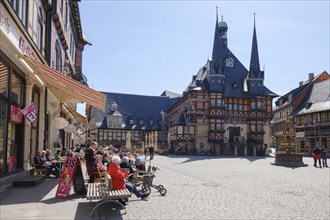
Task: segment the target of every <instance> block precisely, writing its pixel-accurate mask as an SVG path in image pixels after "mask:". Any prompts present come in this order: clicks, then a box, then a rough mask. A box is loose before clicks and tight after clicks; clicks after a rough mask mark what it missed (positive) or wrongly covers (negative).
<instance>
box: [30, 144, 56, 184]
mask: <svg viewBox="0 0 330 220" xmlns="http://www.w3.org/2000/svg"><path fill="white" fill-rule="evenodd" d="M43 154H44V156H43ZM45 155H46V152H45V151H44V153H43V151H40V150H39V151H37V154H36V156H35V157H34V164H35V166H36V168H41V167H46V169H47V173H46V176H49V175H50V174H53V175H54V176H56V177H57V178H58V177H59V176H60V169H59V168H58V167H56V166H55V165H53V164H52V163H51V162H49V161H47V159H46V156H45Z"/></svg>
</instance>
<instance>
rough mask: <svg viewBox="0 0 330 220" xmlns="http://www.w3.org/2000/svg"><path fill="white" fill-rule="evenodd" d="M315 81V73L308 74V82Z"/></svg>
mask: <svg viewBox="0 0 330 220" xmlns="http://www.w3.org/2000/svg"><path fill="white" fill-rule="evenodd" d="M313 79H314V73H308V81H309V82H311V81H312V80H313Z"/></svg>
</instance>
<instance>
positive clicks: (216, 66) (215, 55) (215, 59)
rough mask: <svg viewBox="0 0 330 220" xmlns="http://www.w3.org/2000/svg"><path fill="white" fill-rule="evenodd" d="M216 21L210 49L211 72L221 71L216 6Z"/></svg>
mask: <svg viewBox="0 0 330 220" xmlns="http://www.w3.org/2000/svg"><path fill="white" fill-rule="evenodd" d="M216 12H217V14H216V22H215V30H214V42H213V51H212V62H211V72H212V73H213V74H217V73H221V68H220V67H221V62H220V58H221V56H220V34H219V25H218V7H217V10H216Z"/></svg>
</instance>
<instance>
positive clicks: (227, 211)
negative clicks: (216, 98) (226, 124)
mask: <svg viewBox="0 0 330 220" xmlns="http://www.w3.org/2000/svg"><path fill="white" fill-rule="evenodd" d="M271 162H274V158H273V157H267V158H263V157H242V158H235V157H223V156H221V157H216V156H214V157H213V156H158V155H157V156H156V157H155V159H154V160H153V161H152V164H153V165H156V166H158V167H159V168H160V170H158V171H157V172H156V178H155V179H154V184H155V185H159V184H162V185H164V187H165V188H166V189H167V194H166V196H161V195H160V194H159V193H158V192H157V191H156V190H155V189H152V192H151V195H150V196H149V198H148V201H141V200H140V199H138V198H137V197H135V196H134V195H133V196H132V198H131V199H130V202H129V204H128V205H127V214H126V215H120V213H118V212H117V211H112V212H109V213H108V214H107V216H105V217H104V216H103V217H101V219H133V220H136V219H330V217H329V216H330V208H329V207H330V169H329V168H322V169H321V168H315V167H314V166H313V161H312V158H304V162H305V163H308V164H309V166H308V167H300V168H287V167H281V166H273V165H271V164H270V163H271ZM57 183H58V180H46V181H45V182H44V183H42V184H41V185H39V186H37V187H33V188H11V189H9V190H7V191H6V192H5V193H3V195H1V207H0V219H1V220H4V219H98V216H94V218H91V217H89V212H90V211H91V209H92V208H93V205H92V204H90V203H89V202H87V200H86V199H85V198H84V197H82V196H79V195H75V194H72V195H70V196H69V199H57V198H54V197H55V192H56V187H57ZM108 209H109V210H110V208H108Z"/></svg>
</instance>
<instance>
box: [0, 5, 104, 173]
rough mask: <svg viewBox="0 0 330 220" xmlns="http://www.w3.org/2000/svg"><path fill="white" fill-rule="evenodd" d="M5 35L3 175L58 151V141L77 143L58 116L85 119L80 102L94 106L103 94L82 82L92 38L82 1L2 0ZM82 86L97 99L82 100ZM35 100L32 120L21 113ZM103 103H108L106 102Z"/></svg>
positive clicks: (0, 33) (0, 96)
mask: <svg viewBox="0 0 330 220" xmlns="http://www.w3.org/2000/svg"><path fill="white" fill-rule="evenodd" d="M0 39H1V40H0V179H1V177H2V176H3V175H4V174H13V173H15V171H16V170H22V169H24V170H28V169H29V165H30V164H31V163H33V162H32V161H33V157H34V155H35V153H36V151H37V150H40V149H47V148H49V149H51V150H53V151H54V146H55V144H56V143H57V142H58V141H59V143H60V144H61V145H62V146H65V147H70V146H72V139H73V138H72V136H73V135H74V132H72V131H69V130H68V129H67V128H65V129H59V128H58V127H56V126H55V121H56V120H55V119H56V118H58V117H59V116H61V117H63V118H64V120H65V121H68V123H71V124H72V126H76V125H77V123H78V122H80V123H81V122H82V123H86V120H85V122H84V118H83V117H82V118H81V117H79V115H78V113H77V112H76V111H75V103H78V102H81V101H86V102H89V103H91V104H93V105H95V104H97V103H96V101H94V100H92V99H96V98H95V97H96V96H97V95H99V94H98V93H96V92H95V91H94V90H91V89H90V88H88V87H87V86H85V85H83V84H82V83H85V84H87V82H86V80H85V78H84V77H83V75H82V72H81V60H82V59H81V58H82V51H83V48H84V45H86V44H87V43H88V42H87V41H86V40H85V39H84V38H83V35H82V31H81V24H80V16H79V7H78V1H75V0H73V1H63V0H62V1H42V0H20V1H17V0H3V1H1V2H0ZM65 75H66V76H69V77H71V78H73V79H76V80H77V81H76V80H73V79H71V78H68V77H66V76H65ZM78 81H79V82H78ZM80 85H81V86H80ZM69 87H71V88H69ZM82 88H83V89H86V90H87V92H88V93H90V94H91V95H90V96H89V98H90V99H91V100H92V101H90V100H87V98H85V99H83V98H81V96H80V95H81V93H83V92H82V91H80V90H82ZM79 89H80V90H79ZM71 90H72V91H71ZM94 93H95V97H92V96H93V95H94ZM87 97H88V95H87ZM98 98H99V99H100V100H101V99H104V96H103V95H101V94H100V96H99V97H98ZM103 101H104V100H103ZM32 102H33V103H34V106H35V111H36V115H37V119H36V120H35V121H34V122H32V123H30V122H29V121H28V120H26V119H25V118H23V117H22V116H21V115H20V114H19V112H20V111H21V110H22V109H24V108H25V107H27V106H29V105H30V104H31V103H32ZM98 106H99V107H100V108H102V107H103V105H102V104H101V102H100V103H99V105H98ZM80 116H81V115H80ZM65 130H67V131H65Z"/></svg>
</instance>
